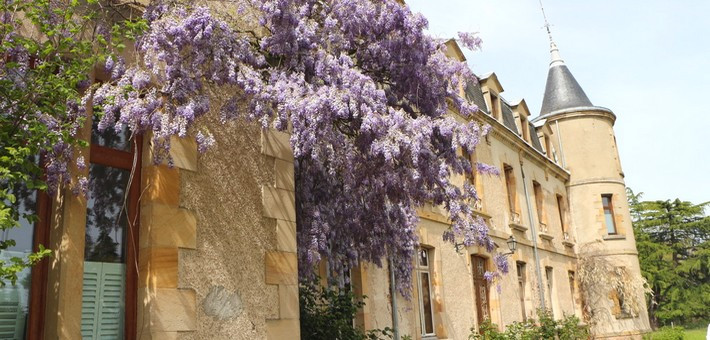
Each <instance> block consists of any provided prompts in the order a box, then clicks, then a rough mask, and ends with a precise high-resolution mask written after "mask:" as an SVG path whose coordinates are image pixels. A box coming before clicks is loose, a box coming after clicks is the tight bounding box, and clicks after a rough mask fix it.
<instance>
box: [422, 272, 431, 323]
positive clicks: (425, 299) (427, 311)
mask: <svg viewBox="0 0 710 340" xmlns="http://www.w3.org/2000/svg"><path fill="white" fill-rule="evenodd" d="M421 282H422V291H421V294H422V306H421V308H422V316H423V317H424V320H422V326H423V327H424V329H423V331H424V334H432V333H434V319H433V315H432V313H431V290H430V289H431V288H430V287H429V273H421Z"/></svg>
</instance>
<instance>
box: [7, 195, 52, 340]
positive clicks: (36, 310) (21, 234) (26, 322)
mask: <svg viewBox="0 0 710 340" xmlns="http://www.w3.org/2000/svg"><path fill="white" fill-rule="evenodd" d="M0 184H3V183H0ZM10 193H12V194H13V195H14V196H15V202H14V203H13V205H15V207H16V208H17V211H18V212H19V214H20V216H19V220H18V222H19V226H17V227H15V228H9V229H5V230H2V231H0V241H2V242H7V241H9V240H13V241H15V244H8V245H7V248H5V249H2V250H0V260H2V261H4V262H5V263H6V264H8V263H10V264H11V263H12V259H13V258H20V259H23V260H24V259H27V256H28V255H29V254H30V253H32V252H35V251H37V250H38V249H37V245H38V243H41V244H42V245H47V243H48V242H47V241H46V240H44V239H42V238H43V237H42V235H43V234H46V230H47V227H46V225H47V220H48V216H47V214H46V212H45V211H42V210H44V209H46V206H47V205H48V204H49V202H48V197H47V194H46V193H43V192H39V191H36V190H29V189H27V188H25V187H15V188H13V189H11V190H10ZM6 203H9V202H6ZM30 216H37V217H39V220H38V221H37V222H34V220H32V218H30ZM43 273H45V274H46V260H45V261H42V262H41V263H40V264H38V265H35V266H34V267H33V268H25V269H23V270H22V271H20V272H19V273H17V282H16V283H15V284H12V283H11V282H4V285H2V286H1V287H0V310H1V311H2V313H0V324H1V325H2V327H0V338H2V339H25V338H27V339H30V338H33V337H38V334H39V332H38V330H39V328H41V327H42V326H43V325H42V324H41V322H40V320H38V319H37V317H41V315H42V313H43V312H44V311H43V310H42V309H43V308H42V301H43V299H44V293H43V291H44V286H43V285H42V283H41V282H37V279H38V278H39V279H40V280H42V277H44V275H43Z"/></svg>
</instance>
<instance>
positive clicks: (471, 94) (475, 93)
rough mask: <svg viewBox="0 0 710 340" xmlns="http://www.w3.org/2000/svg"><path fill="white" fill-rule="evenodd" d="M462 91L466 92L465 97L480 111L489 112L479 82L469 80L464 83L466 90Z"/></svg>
mask: <svg viewBox="0 0 710 340" xmlns="http://www.w3.org/2000/svg"><path fill="white" fill-rule="evenodd" d="M464 92H465V93H466V99H468V100H469V101H472V102H473V103H474V104H476V105H477V106H478V108H479V109H480V110H481V111H483V112H485V113H487V114H490V112H489V111H488V107H487V106H486V100H485V99H483V91H482V90H481V84H480V83H479V82H475V83H473V82H469V83H468V84H466V90H465V91H464Z"/></svg>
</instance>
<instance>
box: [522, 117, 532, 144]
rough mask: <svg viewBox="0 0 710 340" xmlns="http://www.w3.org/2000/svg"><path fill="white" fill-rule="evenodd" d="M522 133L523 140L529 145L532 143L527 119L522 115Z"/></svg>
mask: <svg viewBox="0 0 710 340" xmlns="http://www.w3.org/2000/svg"><path fill="white" fill-rule="evenodd" d="M520 131H522V132H523V133H522V137H523V140H525V141H526V142H528V143H531V140H530V126H529V125H528V121H527V119H525V116H523V115H520Z"/></svg>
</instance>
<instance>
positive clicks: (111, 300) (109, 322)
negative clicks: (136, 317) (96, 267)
mask: <svg viewBox="0 0 710 340" xmlns="http://www.w3.org/2000/svg"><path fill="white" fill-rule="evenodd" d="M125 271H126V265H125V264H123V263H104V264H103V270H102V272H101V295H100V296H101V299H100V304H99V306H100V310H99V322H98V338H99V339H123V319H124V315H125V313H124V304H125V301H126V299H125V295H124V294H125V293H124V292H125V289H124V287H125V284H124V282H125V281H126V279H125V274H124V273H125Z"/></svg>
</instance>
